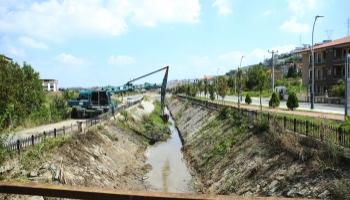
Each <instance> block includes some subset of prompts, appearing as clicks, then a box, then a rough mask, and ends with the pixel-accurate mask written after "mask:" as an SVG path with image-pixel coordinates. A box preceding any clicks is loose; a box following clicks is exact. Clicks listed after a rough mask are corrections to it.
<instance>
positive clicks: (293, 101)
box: [287, 92, 299, 110]
mask: <svg viewBox="0 0 350 200" xmlns="http://www.w3.org/2000/svg"><path fill="white" fill-rule="evenodd" d="M287 107H288V108H289V109H291V110H294V109H295V108H297V107H299V102H298V98H297V95H296V94H295V92H291V93H290V94H289V96H288V100H287Z"/></svg>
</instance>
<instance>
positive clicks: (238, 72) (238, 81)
mask: <svg viewBox="0 0 350 200" xmlns="http://www.w3.org/2000/svg"><path fill="white" fill-rule="evenodd" d="M242 74H243V72H242V70H241V69H239V70H238V71H237V74H236V79H237V83H236V84H237V94H238V109H239V108H240V102H241V101H240V97H241V89H242Z"/></svg>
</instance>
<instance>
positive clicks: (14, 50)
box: [0, 36, 26, 59]
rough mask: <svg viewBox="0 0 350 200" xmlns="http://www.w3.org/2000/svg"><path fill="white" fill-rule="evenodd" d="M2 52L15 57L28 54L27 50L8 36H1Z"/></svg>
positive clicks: (0, 47) (0, 48)
mask: <svg viewBox="0 0 350 200" xmlns="http://www.w3.org/2000/svg"><path fill="white" fill-rule="evenodd" d="M0 52H1V53H3V54H5V55H7V56H10V57H12V58H15V59H17V58H23V57H25V56H26V52H25V50H24V49H23V48H20V47H18V45H15V44H13V42H12V40H11V39H10V38H9V37H7V36H2V37H1V38H0Z"/></svg>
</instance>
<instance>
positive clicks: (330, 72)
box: [328, 68, 332, 76]
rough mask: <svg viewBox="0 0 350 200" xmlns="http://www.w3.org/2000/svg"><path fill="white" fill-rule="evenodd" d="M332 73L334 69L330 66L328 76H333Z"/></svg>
mask: <svg viewBox="0 0 350 200" xmlns="http://www.w3.org/2000/svg"><path fill="white" fill-rule="evenodd" d="M331 75H332V69H331V68H329V69H328V76H331Z"/></svg>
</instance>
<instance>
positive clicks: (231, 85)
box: [227, 75, 236, 93]
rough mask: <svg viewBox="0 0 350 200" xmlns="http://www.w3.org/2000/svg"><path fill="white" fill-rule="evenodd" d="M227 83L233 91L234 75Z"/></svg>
mask: <svg viewBox="0 0 350 200" xmlns="http://www.w3.org/2000/svg"><path fill="white" fill-rule="evenodd" d="M227 85H228V87H229V89H230V90H231V92H232V93H233V91H234V88H235V87H236V86H235V78H234V76H233V75H230V76H229V78H228V80H227Z"/></svg>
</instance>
